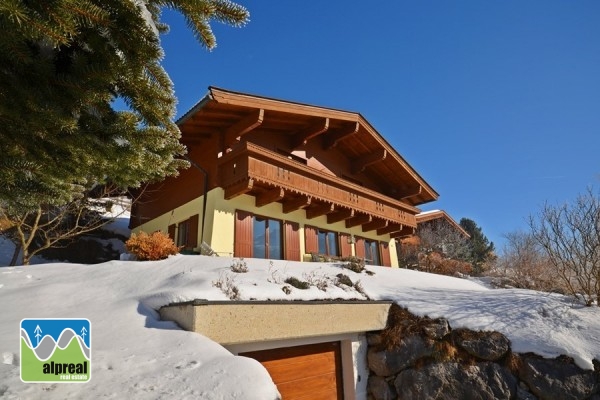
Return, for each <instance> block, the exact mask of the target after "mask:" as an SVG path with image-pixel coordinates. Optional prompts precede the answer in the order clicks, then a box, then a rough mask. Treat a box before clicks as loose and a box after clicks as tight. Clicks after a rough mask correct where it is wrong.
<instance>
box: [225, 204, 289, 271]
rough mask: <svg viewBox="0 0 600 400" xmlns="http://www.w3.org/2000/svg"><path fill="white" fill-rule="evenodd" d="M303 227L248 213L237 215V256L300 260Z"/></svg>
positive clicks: (235, 251)
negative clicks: (300, 234)
mask: <svg viewBox="0 0 600 400" xmlns="http://www.w3.org/2000/svg"><path fill="white" fill-rule="evenodd" d="M299 229H300V226H299V224H298V223H297V222H291V221H281V220H277V219H272V218H268V217H265V216H260V215H254V214H252V213H251V212H248V211H242V210H236V212H235V239H234V244H233V245H234V250H233V254H234V256H235V257H254V258H270V259H275V260H281V259H284V258H285V259H286V260H293V261H300V237H299V233H298V231H299Z"/></svg>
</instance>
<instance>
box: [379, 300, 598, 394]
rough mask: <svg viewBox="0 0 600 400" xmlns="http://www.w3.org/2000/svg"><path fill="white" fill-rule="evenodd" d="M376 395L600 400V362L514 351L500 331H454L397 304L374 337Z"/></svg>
mask: <svg viewBox="0 0 600 400" xmlns="http://www.w3.org/2000/svg"><path fill="white" fill-rule="evenodd" d="M368 340H369V350H368V356H367V360H368V366H369V370H370V376H369V383H368V387H369V398H370V399H372V400H392V399H423V400H425V399H427V400H429V399H439V400H443V399H448V400H456V399H518V400H534V399H540V400H550V399H552V400H557V399H573V400H575V399H582V400H584V399H585V400H600V362H598V361H597V360H594V367H595V370H594V371H590V370H583V369H581V368H579V367H578V366H576V365H575V364H574V362H573V360H572V359H571V358H569V357H566V356H561V357H558V358H555V359H545V358H542V357H540V356H538V355H535V354H517V353H513V352H512V351H511V347H510V342H509V340H508V339H507V338H506V337H505V336H504V335H502V334H501V333H498V332H475V331H470V330H468V329H456V330H453V329H452V328H451V327H450V325H449V324H448V321H446V320H445V319H429V318H427V317H425V318H420V317H416V316H414V315H412V314H410V313H409V312H408V311H406V310H404V309H402V308H400V307H398V306H396V305H393V306H392V308H391V309H390V314H389V318H388V326H387V327H386V329H385V330H383V331H381V332H378V333H371V334H369V335H368Z"/></svg>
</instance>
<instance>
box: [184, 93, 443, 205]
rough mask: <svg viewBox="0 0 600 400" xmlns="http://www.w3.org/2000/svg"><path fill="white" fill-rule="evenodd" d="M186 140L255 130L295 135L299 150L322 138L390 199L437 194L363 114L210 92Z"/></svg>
mask: <svg viewBox="0 0 600 400" xmlns="http://www.w3.org/2000/svg"><path fill="white" fill-rule="evenodd" d="M177 124H178V125H179V126H180V128H181V131H182V134H183V139H182V140H183V141H184V143H185V142H186V141H189V142H190V143H191V142H192V141H195V140H202V137H208V136H209V135H211V134H219V135H225V136H227V137H225V139H224V140H225V142H226V144H227V143H229V142H233V141H235V140H239V139H240V137H241V136H242V135H244V134H246V133H247V132H250V131H251V130H252V129H255V128H257V127H259V126H260V129H263V130H265V131H269V132H277V133H280V134H286V135H293V138H292V140H291V142H292V143H294V145H297V146H301V145H302V144H305V143H306V142H307V141H309V140H315V139H316V138H319V140H321V142H322V145H323V147H324V148H325V149H333V148H337V150H338V151H340V152H341V153H343V154H345V155H346V156H347V157H348V158H350V159H352V163H353V171H352V172H353V173H355V174H360V173H369V175H370V176H371V177H375V179H378V180H379V181H380V183H381V185H380V186H381V187H383V188H385V190H386V191H387V193H384V194H386V195H387V196H389V197H392V198H395V199H397V200H402V201H404V202H406V203H407V204H410V205H413V206H416V205H420V204H424V203H427V202H430V201H433V200H436V199H437V198H438V197H439V195H438V193H437V192H436V191H435V190H434V189H433V188H432V187H431V186H430V185H429V184H428V183H427V182H426V181H425V180H424V179H423V178H422V177H421V176H420V175H419V174H418V173H417V172H416V171H415V170H414V169H413V168H412V167H411V166H410V164H409V163H408V162H407V161H406V160H405V159H404V158H403V157H402V156H400V154H398V152H397V151H396V150H395V149H394V148H393V147H392V146H391V145H390V144H389V143H388V142H387V141H386V140H385V139H384V138H383V136H381V135H380V134H379V132H377V131H376V130H375V128H373V127H372V126H371V124H370V123H369V122H368V121H367V120H366V119H365V118H364V117H363V116H362V115H361V114H359V113H356V112H350V111H343V110H338V109H333V108H326V107H318V106H314V105H309V104H303V103H297V102H290V101H284V100H278V99H273V98H268V97H262V96H256V95H250V94H245V93H239V92H234V91H229V90H225V89H220V88H216V87H212V86H211V87H209V92H208V94H207V95H206V96H205V97H204V98H203V99H202V100H201V101H200V102H199V103H197V104H196V105H195V106H194V107H193V108H192V109H191V110H190V111H188V112H187V113H186V114H185V115H183V116H182V117H181V118H180V119H179V120H178V121H177Z"/></svg>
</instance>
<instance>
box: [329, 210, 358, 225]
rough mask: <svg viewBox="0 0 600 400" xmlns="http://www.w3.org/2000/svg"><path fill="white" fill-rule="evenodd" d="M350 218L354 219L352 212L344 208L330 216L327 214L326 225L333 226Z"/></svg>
mask: <svg viewBox="0 0 600 400" xmlns="http://www.w3.org/2000/svg"><path fill="white" fill-rule="evenodd" d="M352 217H354V210H352V209H349V208H346V209H342V210H340V211H336V212H334V213H331V214H327V223H328V224H334V223H336V222H339V221H343V220H346V219H348V218H352Z"/></svg>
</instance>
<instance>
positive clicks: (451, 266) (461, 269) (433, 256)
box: [418, 251, 473, 276]
mask: <svg viewBox="0 0 600 400" xmlns="http://www.w3.org/2000/svg"><path fill="white" fill-rule="evenodd" d="M418 260H419V269H420V270H421V271H425V272H431V273H434V274H440V275H449V276H456V275H468V274H470V273H471V272H472V271H473V269H472V266H471V264H470V263H468V262H465V261H459V260H455V259H452V258H447V257H444V256H443V255H442V254H440V253H438V252H435V251H434V252H431V253H429V254H427V253H419V255H418Z"/></svg>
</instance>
